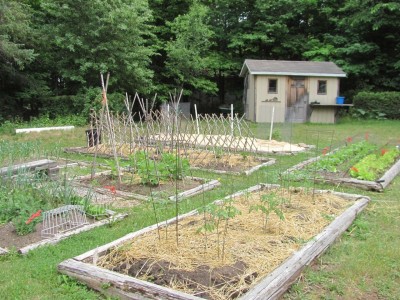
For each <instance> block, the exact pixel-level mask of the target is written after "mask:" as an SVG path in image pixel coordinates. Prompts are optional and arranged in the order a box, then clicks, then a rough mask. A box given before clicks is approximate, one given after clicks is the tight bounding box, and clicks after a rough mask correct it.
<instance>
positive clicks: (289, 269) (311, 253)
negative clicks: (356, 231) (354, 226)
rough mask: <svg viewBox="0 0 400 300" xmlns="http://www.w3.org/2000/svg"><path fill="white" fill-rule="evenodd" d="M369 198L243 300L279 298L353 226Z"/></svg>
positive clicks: (349, 209) (351, 209)
mask: <svg viewBox="0 0 400 300" xmlns="http://www.w3.org/2000/svg"><path fill="white" fill-rule="evenodd" d="M369 201H370V199H369V198H367V197H363V198H362V199H360V200H358V201H357V202H356V203H355V204H354V205H352V206H351V207H350V208H348V209H347V210H346V211H345V212H344V213H342V214H341V215H340V216H338V217H337V218H336V219H335V220H334V221H333V222H332V223H331V224H330V225H328V226H327V227H326V228H325V229H324V230H323V231H322V232H321V233H320V234H319V235H317V236H316V237H315V238H314V239H313V240H312V241H311V242H308V243H307V244H306V245H305V246H304V247H302V248H301V249H300V250H299V251H297V252H296V253H294V254H293V255H292V256H291V257H290V258H289V259H287V260H286V261H285V262H284V263H283V264H281V265H280V266H279V267H278V268H276V269H275V270H274V271H273V272H272V273H270V274H269V275H268V276H267V277H266V278H265V279H263V280H262V281H261V282H260V283H259V284H258V285H256V286H255V287H253V288H252V289H250V290H249V291H248V292H247V293H246V294H245V295H243V296H242V297H241V298H240V300H258V299H259V300H267V299H271V300H272V299H279V297H280V296H281V295H282V294H283V293H284V292H285V291H286V290H287V289H288V288H289V286H290V285H291V284H292V283H293V282H294V281H295V280H296V279H297V277H298V276H299V275H300V273H301V272H302V271H303V269H304V268H305V267H306V266H307V265H309V264H310V263H311V262H312V261H313V260H314V259H315V258H317V257H319V256H320V255H321V254H322V253H324V252H325V250H326V249H327V248H328V247H329V246H330V245H331V244H332V243H333V242H334V241H335V240H336V239H337V238H338V237H339V236H340V235H341V234H342V233H343V232H344V231H345V230H346V229H347V228H348V227H349V226H350V225H351V223H352V222H353V220H354V219H355V217H356V216H357V215H358V214H359V213H360V212H361V211H362V210H363V209H364V208H365V207H366V205H367V204H368V202H369Z"/></svg>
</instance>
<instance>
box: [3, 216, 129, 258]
mask: <svg viewBox="0 0 400 300" xmlns="http://www.w3.org/2000/svg"><path fill="white" fill-rule="evenodd" d="M126 216H127V214H116V213H114V212H112V211H110V212H109V213H108V216H107V217H104V218H103V219H101V220H96V219H94V218H91V219H90V218H89V219H88V221H89V222H88V224H86V225H84V226H81V227H79V228H76V229H74V230H71V231H67V232H64V233H59V234H56V235H54V236H53V237H49V238H43V237H42V235H41V231H42V228H43V224H42V223H39V224H37V225H36V230H35V231H34V232H31V233H29V234H26V235H18V234H17V233H16V232H15V229H14V226H13V224H11V223H8V224H3V225H0V247H1V248H0V255H2V254H7V253H8V252H9V251H10V250H11V249H13V250H16V251H17V252H19V253H21V254H26V253H28V252H29V251H31V250H33V249H36V248H38V247H41V246H45V245H54V244H57V243H58V242H60V241H62V240H64V239H66V238H68V237H70V236H72V235H75V234H79V233H81V232H85V231H88V230H91V229H93V228H96V227H100V226H103V225H106V224H109V223H110V222H115V221H118V220H121V219H123V218H125V217H126Z"/></svg>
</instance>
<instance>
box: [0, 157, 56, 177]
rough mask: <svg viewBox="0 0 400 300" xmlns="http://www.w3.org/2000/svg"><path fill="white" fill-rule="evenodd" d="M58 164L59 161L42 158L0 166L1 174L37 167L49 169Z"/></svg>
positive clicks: (30, 169)
mask: <svg viewBox="0 0 400 300" xmlns="http://www.w3.org/2000/svg"><path fill="white" fill-rule="evenodd" d="M56 166H57V163H56V162H55V161H53V160H49V159H41V160H36V161H31V162H27V163H23V164H18V165H13V166H9V167H3V168H0V175H8V174H16V173H18V171H33V170H36V169H49V168H54V167H56Z"/></svg>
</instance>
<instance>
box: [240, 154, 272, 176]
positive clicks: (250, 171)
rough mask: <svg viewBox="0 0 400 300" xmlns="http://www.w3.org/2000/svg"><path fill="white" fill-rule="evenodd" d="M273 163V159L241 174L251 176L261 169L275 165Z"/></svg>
mask: <svg viewBox="0 0 400 300" xmlns="http://www.w3.org/2000/svg"><path fill="white" fill-rule="evenodd" d="M275 162H276V160H275V159H273V158H271V159H270V160H269V161H267V162H265V163H262V164H260V165H257V166H254V167H252V168H251V169H250V170H247V171H244V172H243V173H244V174H245V175H250V174H253V173H254V172H255V171H257V170H259V169H261V168H262V167H267V166H271V165H273V164H275Z"/></svg>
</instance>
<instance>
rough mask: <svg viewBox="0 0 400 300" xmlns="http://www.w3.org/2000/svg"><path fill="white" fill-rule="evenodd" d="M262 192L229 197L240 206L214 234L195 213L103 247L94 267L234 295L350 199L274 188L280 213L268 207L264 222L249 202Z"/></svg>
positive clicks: (209, 295)
mask: <svg viewBox="0 0 400 300" xmlns="http://www.w3.org/2000/svg"><path fill="white" fill-rule="evenodd" d="M264 194H266V192H265V191H263V192H260V191H258V192H255V193H252V194H244V195H243V196H241V197H239V198H238V199H235V201H234V206H235V207H236V209H237V210H238V211H239V212H240V213H239V214H237V215H236V216H235V217H234V218H233V219H231V220H229V222H225V220H223V221H221V222H222V224H223V225H221V228H220V229H219V230H220V231H219V232H220V234H218V231H217V232H216V231H215V230H214V231H212V232H205V231H203V230H201V229H202V228H203V226H204V224H205V222H206V221H205V220H208V221H207V223H209V222H211V220H210V219H208V218H209V217H210V216H208V215H206V214H203V213H202V214H199V215H196V216H193V217H188V218H185V219H184V220H181V221H179V226H175V224H173V225H168V226H166V227H160V228H159V230H154V231H151V232H148V233H146V234H143V235H140V236H138V237H136V238H135V239H133V240H131V241H129V242H126V243H125V244H123V245H121V246H120V247H117V248H115V249H110V251H109V252H108V253H107V254H106V255H105V256H102V257H101V258H100V260H99V261H98V266H101V267H104V268H106V269H110V270H114V271H117V272H120V273H123V274H129V275H131V276H134V277H136V278H138V279H141V280H147V281H150V282H153V283H157V284H160V285H164V286H168V287H170V288H172V289H175V290H179V291H182V292H185V293H189V294H192V295H196V296H201V297H203V298H206V299H235V298H237V297H239V296H240V295H242V294H243V293H244V292H246V291H247V290H248V289H249V288H250V287H251V286H252V285H253V284H256V283H257V282H258V281H259V280H260V279H261V278H263V277H264V276H266V274H268V273H270V272H271V271H272V270H273V269H275V268H276V267H277V266H278V265H279V264H280V263H282V261H284V260H285V259H287V257H288V256H290V255H291V254H292V253H293V252H294V251H296V250H297V249H298V248H299V247H301V245H302V244H304V243H305V242H307V241H309V240H311V239H312V238H313V237H314V236H315V235H316V234H318V233H319V232H321V230H322V229H323V228H324V227H325V226H327V225H328V224H329V223H330V222H331V221H332V220H333V219H334V218H335V217H336V216H338V215H339V214H340V213H341V212H342V211H343V210H344V209H345V208H346V207H348V206H349V205H350V204H351V203H350V202H349V201H347V200H345V199H343V198H340V197H338V196H335V195H331V194H329V193H328V194H313V193H312V191H308V192H307V191H302V190H301V189H294V190H293V191H292V192H291V193H288V191H285V190H278V191H277V192H276V193H273V196H271V197H279V198H280V199H285V204H281V205H280V206H279V207H280V209H281V210H282V213H283V215H284V220H280V218H279V217H278V215H276V214H274V213H273V214H271V215H269V217H268V223H267V224H266V225H265V226H264V221H265V217H264V215H263V214H262V213H261V212H260V211H253V210H252V209H250V208H251V207H254V206H255V205H259V204H260V199H264V198H263V197H264V196H263V195H264ZM267 194H268V193H267ZM274 195H275V196H274ZM209 224H210V223H209ZM225 226H226V227H225ZM177 227H179V231H178V234H177V232H176V228H177ZM177 236H179V244H178V245H177V243H176V239H177ZM225 272H226V273H225ZM221 274H222V275H221ZM227 278H229V279H227Z"/></svg>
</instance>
